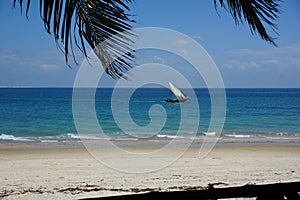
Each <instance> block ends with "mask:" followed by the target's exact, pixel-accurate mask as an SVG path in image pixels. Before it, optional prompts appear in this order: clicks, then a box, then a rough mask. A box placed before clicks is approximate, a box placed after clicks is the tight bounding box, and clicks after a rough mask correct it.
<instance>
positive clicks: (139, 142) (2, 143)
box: [0, 136, 300, 150]
mask: <svg viewBox="0 0 300 200" xmlns="http://www.w3.org/2000/svg"><path fill="white" fill-rule="evenodd" d="M206 139H207V140H208V141H209V140H212V141H215V140H217V143H216V146H243V145H250V146H251V145H256V144H258V145H270V144H275V145H280V146H297V147H300V137H256V136H255V137H241V138H239V137H228V136H226V137H222V136H221V137H219V138H217V137H207V138H206ZM173 140H174V141H176V142H177V143H178V145H179V146H180V145H187V144H189V143H191V144H190V145H189V146H190V147H198V148H200V147H201V146H202V144H203V142H204V137H197V138H195V139H188V138H186V139H170V138H148V139H147V138H146V139H135V138H115V139H82V140H80V139H70V140H61V141H55V140H53V141H51V140H50V141H38V140H36V141H14V140H0V150H3V149H12V150H14V149H15V150H42V149H69V148H85V145H84V143H88V144H93V145H94V146H96V147H97V148H102V147H107V143H112V144H114V145H116V146H120V147H122V146H132V147H163V146H164V145H166V144H168V143H169V142H171V141H173ZM208 144H209V143H208Z"/></svg>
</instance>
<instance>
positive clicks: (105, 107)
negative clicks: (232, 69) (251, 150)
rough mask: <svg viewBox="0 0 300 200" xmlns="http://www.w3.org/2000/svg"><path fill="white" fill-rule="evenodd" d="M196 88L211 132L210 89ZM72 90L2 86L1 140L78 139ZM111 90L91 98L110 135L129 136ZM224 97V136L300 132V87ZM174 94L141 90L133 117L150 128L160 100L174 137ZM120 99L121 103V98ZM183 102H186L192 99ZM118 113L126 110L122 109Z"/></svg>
mask: <svg viewBox="0 0 300 200" xmlns="http://www.w3.org/2000/svg"><path fill="white" fill-rule="evenodd" d="M194 91H195V93H196V95H197V97H198V99H197V101H198V103H199V108H200V123H199V127H198V130H197V131H196V132H197V133H196V134H197V136H201V135H203V134H204V133H206V132H207V129H208V126H209V122H210V119H211V103H210V102H211V101H210V96H209V93H208V90H207V89H195V90H194ZM72 92H73V90H72V89H71V88H1V89H0V140H1V141H11V140H15V141H18V140H20V141H30V140H40V141H43V140H45V141H46V140H47V141H49V140H53V141H56V140H67V139H76V137H78V136H77V131H76V128H75V125H74V120H73V113H72ZM186 92H187V93H189V91H186ZM111 94H112V89H104V88H101V89H97V92H96V95H95V99H89V100H87V101H90V102H93V101H95V110H96V113H97V118H98V122H99V124H100V126H101V127H102V129H103V131H104V132H105V134H107V135H108V136H110V137H126V134H125V133H124V131H123V130H122V129H121V128H120V127H119V126H118V125H117V123H116V122H115V120H114V116H113V114H112V111H111ZM226 96H227V107H226V110H227V111H226V119H225V125H224V128H223V132H222V134H223V135H224V136H228V137H252V136H255V137H257V136H258V137H282V138H284V137H299V136H300V89H226ZM170 97H172V96H171V94H170V91H169V90H168V89H162V88H151V89H150V88H142V89H138V90H136V91H135V92H134V93H133V95H132V96H131V99H130V101H129V103H128V105H129V112H130V117H131V118H132V120H133V121H134V122H135V123H136V124H137V125H139V126H142V127H143V126H147V125H148V124H149V123H151V119H150V117H149V109H150V107H151V106H152V105H155V104H160V105H161V106H163V107H164V110H165V112H166V123H165V125H164V127H163V128H162V129H161V130H160V131H159V133H158V136H164V137H167V136H170V137H171V136H173V135H174V134H176V131H177V130H178V128H179V126H180V121H181V117H180V116H181V115H180V114H181V111H180V104H178V103H175V104H174V103H166V102H163V100H164V99H166V98H170ZM119 100H120V101H122V97H121V96H120V98H119ZM185 104H187V105H188V104H189V100H188V101H186V102H185ZM187 108H189V107H188V106H187ZM191 109H192V107H191ZM119 111H121V112H122V109H119ZM191 113H192V110H191ZM87 123H88V122H87ZM125 126H126V124H125ZM182 131H186V132H189V131H190V130H188V129H186V130H182ZM125 132H126V131H125ZM141 134H142V133H141ZM135 135H138V133H135ZM87 136H88V135H87Z"/></svg>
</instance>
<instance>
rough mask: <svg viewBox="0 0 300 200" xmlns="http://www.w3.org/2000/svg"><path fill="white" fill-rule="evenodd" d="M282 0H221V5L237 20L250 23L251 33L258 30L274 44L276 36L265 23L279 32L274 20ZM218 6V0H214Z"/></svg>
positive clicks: (265, 38)
mask: <svg viewBox="0 0 300 200" xmlns="http://www.w3.org/2000/svg"><path fill="white" fill-rule="evenodd" d="M279 2H280V0H227V1H226V2H225V1H224V0H219V3H220V6H221V7H223V8H225V9H226V10H228V11H229V12H230V14H231V15H232V17H233V18H234V20H235V22H236V23H237V24H238V23H243V22H244V21H246V22H247V23H248V24H249V27H250V30H251V33H254V32H257V33H258V34H259V35H260V36H261V38H262V39H263V40H265V41H267V42H270V43H271V44H273V45H274V46H277V45H276V43H275V41H274V40H275V38H273V37H271V36H270V35H269V33H268V32H267V30H266V28H265V26H264V24H266V25H268V26H269V27H270V28H271V29H272V31H273V32H275V33H276V34H277V26H276V24H275V23H274V20H275V19H276V18H278V14H279V13H280V11H279ZM214 4H215V7H217V0H214Z"/></svg>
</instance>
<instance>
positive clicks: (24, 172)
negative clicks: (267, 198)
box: [0, 139, 300, 199]
mask: <svg viewBox="0 0 300 200" xmlns="http://www.w3.org/2000/svg"><path fill="white" fill-rule="evenodd" d="M126 145H129V147H127V148H128V149H130V148H132V147H130V142H128V141H126ZM50 147H51V148H50ZM149 148H150V150H151V148H154V147H153V146H152V147H151V145H150V146H148V150H149ZM100 150H105V151H107V153H108V154H109V148H106V149H105V147H104V148H103V149H100ZM0 152H1V153H0V161H1V165H0V180H1V181H0V188H1V189H0V199H78V198H85V197H101V196H109V195H120V194H128V193H138V192H147V191H168V190H185V189H201V188H206V187H207V186H208V184H214V183H217V185H216V186H215V187H228V186H242V185H245V184H265V183H279V182H291V181H299V180H300V154H299V152H300V145H299V143H298V142H297V141H296V142H291V143H285V142H274V141H272V142H255V141H251V142H249V141H247V140H245V139H243V140H240V141H239V142H226V141H221V142H220V144H218V145H217V146H216V147H215V148H214V149H213V150H212V151H211V153H210V154H209V155H208V156H207V157H205V158H204V159H199V158H198V153H199V147H198V146H197V145H192V146H191V147H190V148H189V149H188V150H187V151H186V152H185V153H184V155H183V156H182V157H180V158H179V159H178V160H177V161H176V162H174V163H173V164H171V165H170V166H168V167H165V168H163V169H161V170H157V171H155V172H150V173H125V172H120V171H116V170H114V169H111V168H109V167H107V166H104V165H103V164H101V163H100V162H99V161H97V160H95V159H94V158H93V157H92V156H91V155H90V154H89V153H88V151H87V150H86V149H85V148H83V147H81V146H80V142H77V144H76V145H75V146H74V144H73V143H70V144H66V143H61V144H59V143H58V144H56V146H53V144H52V145H51V144H41V143H40V144H2V145H1V146H0Z"/></svg>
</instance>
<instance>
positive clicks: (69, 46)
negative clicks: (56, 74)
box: [14, 0, 134, 78]
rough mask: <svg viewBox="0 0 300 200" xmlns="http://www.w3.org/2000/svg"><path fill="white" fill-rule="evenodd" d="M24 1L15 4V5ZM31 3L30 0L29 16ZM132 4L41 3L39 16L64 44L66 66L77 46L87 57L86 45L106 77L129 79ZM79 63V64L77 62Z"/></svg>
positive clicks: (107, 0)
mask: <svg viewBox="0 0 300 200" xmlns="http://www.w3.org/2000/svg"><path fill="white" fill-rule="evenodd" d="M17 2H18V3H19V4H20V6H21V7H22V5H23V0H14V5H15V4H16V3H17ZM30 2H31V1H30V0H27V4H26V15H27V13H28V10H29V5H30ZM131 2H132V0H40V15H41V18H42V20H43V22H44V26H45V29H46V31H47V32H48V33H49V34H53V35H54V38H55V40H56V42H57V43H58V44H59V43H61V44H62V46H63V48H62V49H63V52H64V54H65V59H66V62H67V63H68V58H69V56H70V54H71V55H73V58H74V59H75V56H74V51H73V46H74V45H76V46H77V47H78V48H79V49H80V51H81V52H82V53H83V54H84V55H85V56H86V57H87V51H86V46H85V44H86V42H87V43H88V44H89V46H90V47H91V48H92V49H93V50H94V52H95V54H96V55H97V57H98V58H99V60H100V61H101V63H102V66H103V67H104V69H105V71H106V72H107V74H109V75H110V76H111V77H113V78H120V77H123V78H126V77H124V76H123V74H124V73H125V72H126V71H127V70H128V69H130V68H131V66H132V64H131V62H132V61H133V58H134V54H133V52H134V51H132V44H133V42H132V40H131V39H130V38H131V37H132V36H134V33H133V32H131V28H132V27H131V25H130V24H131V23H132V22H134V21H133V20H132V19H130V17H131V15H129V14H127V13H126V12H128V11H130V10H129V7H128V4H129V3H131ZM75 62H76V60H75Z"/></svg>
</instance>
